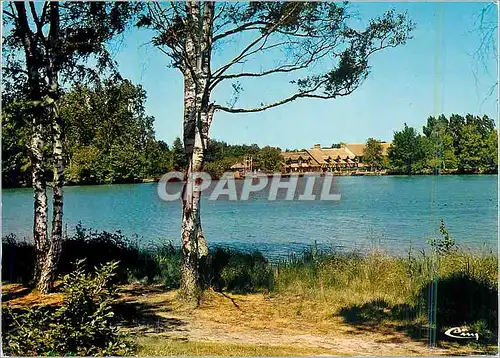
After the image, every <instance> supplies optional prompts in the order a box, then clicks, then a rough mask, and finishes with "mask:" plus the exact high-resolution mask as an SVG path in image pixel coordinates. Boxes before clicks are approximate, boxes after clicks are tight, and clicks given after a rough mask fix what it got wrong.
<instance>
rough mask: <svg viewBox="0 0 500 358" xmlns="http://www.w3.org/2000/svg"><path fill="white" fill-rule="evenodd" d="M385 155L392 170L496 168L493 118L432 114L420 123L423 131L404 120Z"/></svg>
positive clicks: (480, 170)
mask: <svg viewBox="0 0 500 358" xmlns="http://www.w3.org/2000/svg"><path fill="white" fill-rule="evenodd" d="M388 159H389V160H388V162H387V164H386V166H387V168H388V169H389V170H391V171H392V172H394V173H404V174H414V173H425V172H429V171H437V170H439V171H451V172H458V173H493V172H497V170H498V134H497V130H496V129H495V122H494V120H493V119H491V118H489V117H488V116H486V115H485V116H482V117H480V116H474V115H472V114H467V115H465V116H461V115H458V114H453V115H451V116H450V117H449V118H447V117H446V116H444V115H441V116H439V117H432V116H431V117H429V118H428V119H427V124H426V125H424V126H423V135H422V134H420V133H419V132H418V131H417V130H416V129H415V128H413V127H408V126H407V125H406V124H405V125H404V128H403V129H402V130H400V131H396V132H395V133H394V138H393V140H392V145H391V147H390V148H389V150H388Z"/></svg>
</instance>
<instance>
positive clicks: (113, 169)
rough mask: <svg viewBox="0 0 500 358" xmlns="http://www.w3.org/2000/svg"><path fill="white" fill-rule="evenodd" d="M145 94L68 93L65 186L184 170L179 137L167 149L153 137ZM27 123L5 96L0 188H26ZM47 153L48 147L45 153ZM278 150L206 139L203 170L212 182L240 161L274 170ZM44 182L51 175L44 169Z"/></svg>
mask: <svg viewBox="0 0 500 358" xmlns="http://www.w3.org/2000/svg"><path fill="white" fill-rule="evenodd" d="M145 103H146V92H145V90H144V89H143V88H142V87H141V86H137V85H134V84H132V83H131V82H130V81H128V80H114V81H112V80H106V81H102V82H101V83H99V84H98V85H94V86H90V85H79V86H75V87H73V88H72V89H71V90H69V91H67V92H66V93H65V94H64V96H63V100H62V105H61V113H62V116H63V118H64V123H65V132H64V133H65V138H64V139H65V142H64V146H65V149H66V150H65V154H66V157H65V160H66V169H65V180H66V184H103V183H126V182H136V181H142V180H143V179H157V178H159V177H160V176H161V175H162V174H164V173H166V172H168V171H170V170H184V168H185V165H186V162H187V158H186V157H185V154H184V153H185V152H184V148H183V143H182V141H181V139H180V138H175V140H174V141H173V142H172V144H171V146H169V145H168V144H167V143H166V142H164V141H162V140H158V139H156V138H155V132H154V128H153V127H154V126H153V124H154V121H155V118H154V117H152V116H149V115H147V114H146V110H145ZM29 128H30V123H29V122H26V121H25V119H24V116H23V103H20V102H19V101H17V100H16V98H15V96H14V95H11V96H9V95H6V96H4V105H3V108H2V143H3V145H2V167H3V170H2V185H3V187H19V186H29V185H31V172H30V157H29V150H28V144H29V140H30V139H29V138H30V133H29ZM46 150H47V152H50V148H46ZM280 153H281V151H280V149H279V148H272V147H264V148H260V147H259V146H258V145H257V144H252V145H230V144H227V143H226V142H223V141H217V140H209V145H208V148H207V153H206V163H205V170H206V171H207V172H209V173H210V174H211V175H212V176H214V177H220V176H221V175H222V174H223V173H224V172H225V171H228V170H230V167H231V166H232V165H233V164H235V163H236V162H238V161H241V160H242V159H243V158H244V157H245V156H247V155H251V156H252V158H253V160H254V164H255V165H258V166H259V167H260V168H263V169H264V170H269V171H274V170H279V164H280V161H281V156H280ZM46 173H47V179H48V180H50V179H51V178H50V176H51V175H52V173H51V170H50V163H49V165H47V170H46Z"/></svg>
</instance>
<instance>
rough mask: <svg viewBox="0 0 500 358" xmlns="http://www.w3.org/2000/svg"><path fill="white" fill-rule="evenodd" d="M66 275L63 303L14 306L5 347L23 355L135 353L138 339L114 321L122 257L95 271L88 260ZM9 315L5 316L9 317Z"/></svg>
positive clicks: (8, 312)
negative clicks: (115, 279) (89, 269)
mask: <svg viewBox="0 0 500 358" xmlns="http://www.w3.org/2000/svg"><path fill="white" fill-rule="evenodd" d="M75 265H76V269H75V270H74V271H73V272H71V273H70V274H68V275H66V276H65V277H64V281H63V284H62V290H63V294H64V300H63V303H62V305H61V306H60V307H57V308H53V307H52V308H50V307H37V308H30V309H28V310H25V311H24V312H13V311H12V310H8V311H7V312H4V313H6V314H7V317H6V322H7V323H6V324H5V326H4V329H3V335H4V338H3V344H4V353H6V354H8V355H17V356H32V355H38V356H41V355H58V356H69V355H78V356H109V355H115V356H116V355H130V354H131V353H132V348H133V345H132V343H131V342H130V341H129V340H128V339H127V338H126V337H125V336H124V335H122V334H121V333H119V332H118V328H117V327H116V326H114V325H113V322H112V318H113V315H114V314H113V311H112V305H111V304H112V301H113V299H114V298H115V294H116V292H115V285H113V284H112V279H113V276H114V275H115V271H116V268H117V266H118V262H109V263H107V264H105V265H102V266H101V267H99V268H97V269H96V271H95V274H89V273H87V272H86V270H85V268H84V260H79V261H77V262H76V264H75ZM4 319H5V318H4Z"/></svg>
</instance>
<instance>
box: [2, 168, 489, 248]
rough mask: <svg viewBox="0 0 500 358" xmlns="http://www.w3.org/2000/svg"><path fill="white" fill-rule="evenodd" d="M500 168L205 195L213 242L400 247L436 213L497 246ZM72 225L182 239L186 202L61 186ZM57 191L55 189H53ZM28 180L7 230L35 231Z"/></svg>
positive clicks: (6, 202)
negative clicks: (249, 194)
mask: <svg viewBox="0 0 500 358" xmlns="http://www.w3.org/2000/svg"><path fill="white" fill-rule="evenodd" d="M497 180H498V176H497V175H463V176H462V175H454V176H413V177H408V176H372V177H336V178H335V183H336V185H337V187H338V191H339V192H340V194H341V200H340V201H281V200H277V201H268V200H267V199H266V198H263V197H259V196H255V197H253V198H252V200H248V201H229V200H220V201H210V200H207V199H206V198H203V200H202V222H203V226H204V231H205V236H206V238H207V241H208V242H209V245H212V246H213V245H221V246H231V247H236V248H240V249H244V250H253V249H258V250H262V251H263V252H265V253H266V254H267V255H269V256H277V255H280V256H281V255H284V254H288V253H291V252H298V251H300V250H301V249H302V248H303V247H304V246H307V245H311V244H313V243H314V242H315V241H316V242H317V243H318V244H319V245H321V246H331V247H336V248H338V249H348V250H352V249H361V250H363V249H366V248H370V247H373V246H381V247H384V248H387V249H390V250H392V251H394V252H398V253H404V252H405V251H406V250H407V249H408V247H409V246H410V244H411V245H412V247H416V248H419V247H424V246H425V245H426V240H427V239H428V238H430V237H435V236H437V235H438V234H439V220H440V219H441V218H443V219H444V221H445V225H446V227H447V228H448V230H449V231H450V233H451V235H452V236H453V237H454V238H455V239H456V241H457V243H459V244H461V245H463V246H466V247H469V248H473V249H474V248H481V247H482V246H483V245H486V246H487V247H488V248H491V249H493V250H495V251H496V250H497V242H498V241H497V237H498V195H497ZM64 193H65V202H64V214H65V222H66V224H67V228H68V231H71V230H74V227H75V226H76V224H77V223H78V222H81V223H82V225H83V226H84V227H86V228H92V229H97V230H107V231H114V230H121V231H122V233H124V234H126V235H134V234H137V235H139V238H138V239H139V240H141V242H142V243H145V244H146V243H158V242H161V241H168V240H171V241H173V242H174V243H175V244H177V243H178V242H179V230H180V218H181V212H180V210H181V208H180V202H178V201H173V202H168V201H163V200H161V199H160V198H159V197H158V194H157V184H156V183H147V184H146V183H145V184H121V185H100V186H72V187H66V188H65V190H64ZM48 194H49V195H51V193H50V191H49V193H48ZM32 197H33V195H32V191H31V189H6V190H3V193H2V226H3V228H2V232H3V235H5V234H8V233H15V234H16V235H17V236H18V237H21V238H22V237H28V238H29V237H31V226H32V221H33V210H32V207H33V203H32Z"/></svg>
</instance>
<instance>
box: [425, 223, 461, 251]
mask: <svg viewBox="0 0 500 358" xmlns="http://www.w3.org/2000/svg"><path fill="white" fill-rule="evenodd" d="M439 232H440V233H441V235H442V237H439V238H433V239H430V240H428V241H427V243H428V244H429V245H430V246H431V247H432V248H433V250H435V251H436V252H437V253H438V254H441V255H444V254H448V253H450V252H452V251H453V250H456V249H457V247H456V243H455V239H454V238H453V237H451V235H450V233H449V232H448V229H446V226H445V225H444V221H443V219H441V224H440V225H439Z"/></svg>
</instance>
